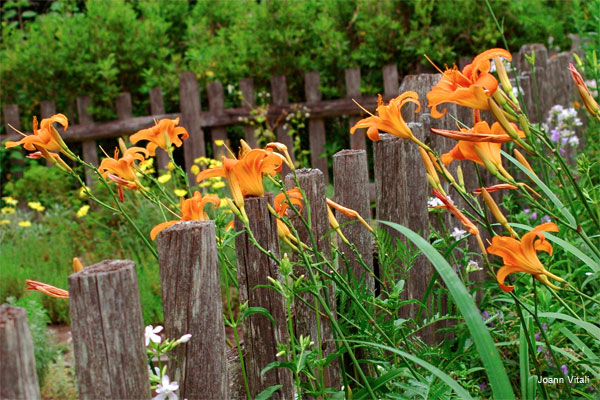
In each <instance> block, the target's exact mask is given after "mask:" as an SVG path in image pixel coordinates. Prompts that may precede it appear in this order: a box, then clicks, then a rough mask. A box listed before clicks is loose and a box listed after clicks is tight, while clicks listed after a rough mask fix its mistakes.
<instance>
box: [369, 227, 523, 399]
mask: <svg viewBox="0 0 600 400" xmlns="http://www.w3.org/2000/svg"><path fill="white" fill-rule="evenodd" d="M380 222H381V223H382V224H385V225H388V226H390V227H392V228H394V229H396V230H397V231H399V232H400V233H402V234H403V235H405V236H406V237H407V238H408V239H409V240H410V241H411V242H413V243H414V244H415V245H416V246H417V247H418V248H419V249H420V250H421V251H422V252H423V254H425V256H426V257H427V258H428V259H429V261H431V263H432V264H433V266H434V267H435V269H436V270H437V272H438V273H439V274H440V276H441V277H442V279H443V280H444V282H445V283H446V286H447V287H448V290H449V292H450V294H451V295H452V298H453V299H454V302H455V303H456V305H457V306H458V309H459V310H460V313H461V314H462V316H463V317H464V319H465V322H466V323H467V327H468V328H469V331H470V332H471V336H472V337H473V341H474V342H475V345H476V346H477V350H478V352H479V355H480V356H481V360H482V362H483V366H484V367H485V371H486V373H487V376H488V379H489V381H490V386H491V387H492V392H493V396H494V398H497V399H514V398H515V395H514V392H513V390H512V387H511V384H510V381H509V379H508V376H507V375H506V370H505V368H504V365H503V364H502V360H501V359H500V355H499V354H498V350H497V349H496V348H495V346H494V341H493V340H492V338H491V336H490V334H489V332H488V330H487V328H486V326H485V324H484V323H483V320H482V319H481V315H480V314H479V312H478V311H477V307H476V306H475V304H474V303H473V299H471V297H470V296H469V293H468V292H467V289H466V288H465V286H464V285H463V283H462V282H461V280H460V278H459V277H458V276H457V275H456V272H454V270H453V269H452V267H451V266H450V264H448V262H447V261H446V260H445V259H444V257H442V255H441V254H440V253H439V252H438V251H437V250H436V249H435V248H434V247H433V246H432V245H431V244H429V242H427V240H425V239H423V238H422V237H421V236H419V235H418V234H416V233H415V232H413V231H412V230H410V229H409V228H406V227H404V226H402V225H399V224H396V223H393V222H386V221H380Z"/></svg>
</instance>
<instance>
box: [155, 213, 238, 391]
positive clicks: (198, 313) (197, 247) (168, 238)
mask: <svg viewBox="0 0 600 400" xmlns="http://www.w3.org/2000/svg"><path fill="white" fill-rule="evenodd" d="M215 237H216V236H215V224H214V222H213V221H185V222H180V223H177V224H175V225H173V226H171V227H170V228H167V229H165V230H163V231H161V232H160V233H159V234H158V238H157V247H158V256H159V258H158V261H159V264H160V275H161V283H162V285H161V286H162V299H163V310H164V316H165V321H164V323H165V331H166V334H167V337H170V338H179V337H181V336H182V335H184V334H188V333H189V334H191V335H192V338H191V339H190V341H189V342H188V343H187V344H183V345H180V346H178V347H176V348H175V349H174V350H173V351H172V352H171V355H172V356H174V357H175V358H176V359H177V361H178V362H173V363H171V365H170V369H169V371H170V373H169V376H170V377H171V379H172V380H175V381H177V382H179V388H180V392H179V396H180V397H181V398H188V399H227V398H229V393H228V381H229V380H228V377H227V362H226V357H225V328H224V326H223V307H222V304H221V285H220V281H219V262H218V257H217V242H216V239H215Z"/></svg>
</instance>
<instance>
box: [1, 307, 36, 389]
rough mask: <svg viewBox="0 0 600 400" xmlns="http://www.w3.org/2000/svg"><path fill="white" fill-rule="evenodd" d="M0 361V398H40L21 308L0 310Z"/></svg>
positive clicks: (27, 330)
mask: <svg viewBox="0 0 600 400" xmlns="http://www.w3.org/2000/svg"><path fill="white" fill-rule="evenodd" d="M0 360H2V361H1V362H0V398H2V399H41V398H42V397H41V395H40V386H39V384H38V377H37V372H36V370H35V357H34V355H33V342H32V340H31V332H30V331H29V325H28V323H27V311H26V310H25V309H24V308H21V307H14V306H9V305H6V304H3V305H1V306H0Z"/></svg>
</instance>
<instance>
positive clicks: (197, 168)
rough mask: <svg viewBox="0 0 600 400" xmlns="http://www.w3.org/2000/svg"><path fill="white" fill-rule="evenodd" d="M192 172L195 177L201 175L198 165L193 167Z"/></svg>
mask: <svg viewBox="0 0 600 400" xmlns="http://www.w3.org/2000/svg"><path fill="white" fill-rule="evenodd" d="M190 172H191V173H192V174H194V175H198V174H199V173H200V167H199V166H197V165H196V164H194V165H192V167H191V168H190Z"/></svg>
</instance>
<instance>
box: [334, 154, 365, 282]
mask: <svg viewBox="0 0 600 400" xmlns="http://www.w3.org/2000/svg"><path fill="white" fill-rule="evenodd" d="M333 185H334V189H335V201H336V203H338V204H341V205H342V206H344V207H347V208H350V209H352V210H355V211H357V212H358V213H359V214H360V215H361V216H362V217H363V218H364V219H366V220H369V219H371V204H370V202H369V196H368V193H369V168H368V164H367V152H366V151H365V150H342V151H338V152H337V153H335V155H334V156H333ZM335 214H336V218H337V220H338V222H339V223H340V225H344V224H345V223H346V222H348V221H352V223H350V224H348V225H345V226H344V227H343V228H342V231H343V232H344V235H345V236H346V238H347V239H348V240H349V241H350V243H353V244H354V245H355V246H356V248H357V250H358V252H359V253H360V255H361V256H362V260H363V262H364V263H365V265H366V266H367V268H368V271H367V270H365V267H364V266H363V265H362V264H361V263H360V262H359V261H358V260H357V257H356V255H355V254H354V252H353V251H352V249H351V248H350V247H349V246H348V245H346V244H345V243H344V242H341V241H340V242H339V248H340V251H341V252H342V253H344V254H345V256H346V257H347V259H348V267H349V271H351V274H352V275H353V276H354V278H355V279H356V281H357V282H360V281H363V283H364V284H365V285H366V287H367V288H368V289H369V290H370V291H374V290H375V281H374V279H373V276H370V273H373V250H374V247H373V246H374V243H373V235H372V234H371V232H369V230H368V229H367V228H366V227H365V226H363V225H362V224H361V223H359V222H358V221H356V220H352V219H351V218H349V217H347V216H345V215H344V214H342V213H341V212H339V211H336V212H335ZM342 266H343V265H342Z"/></svg>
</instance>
